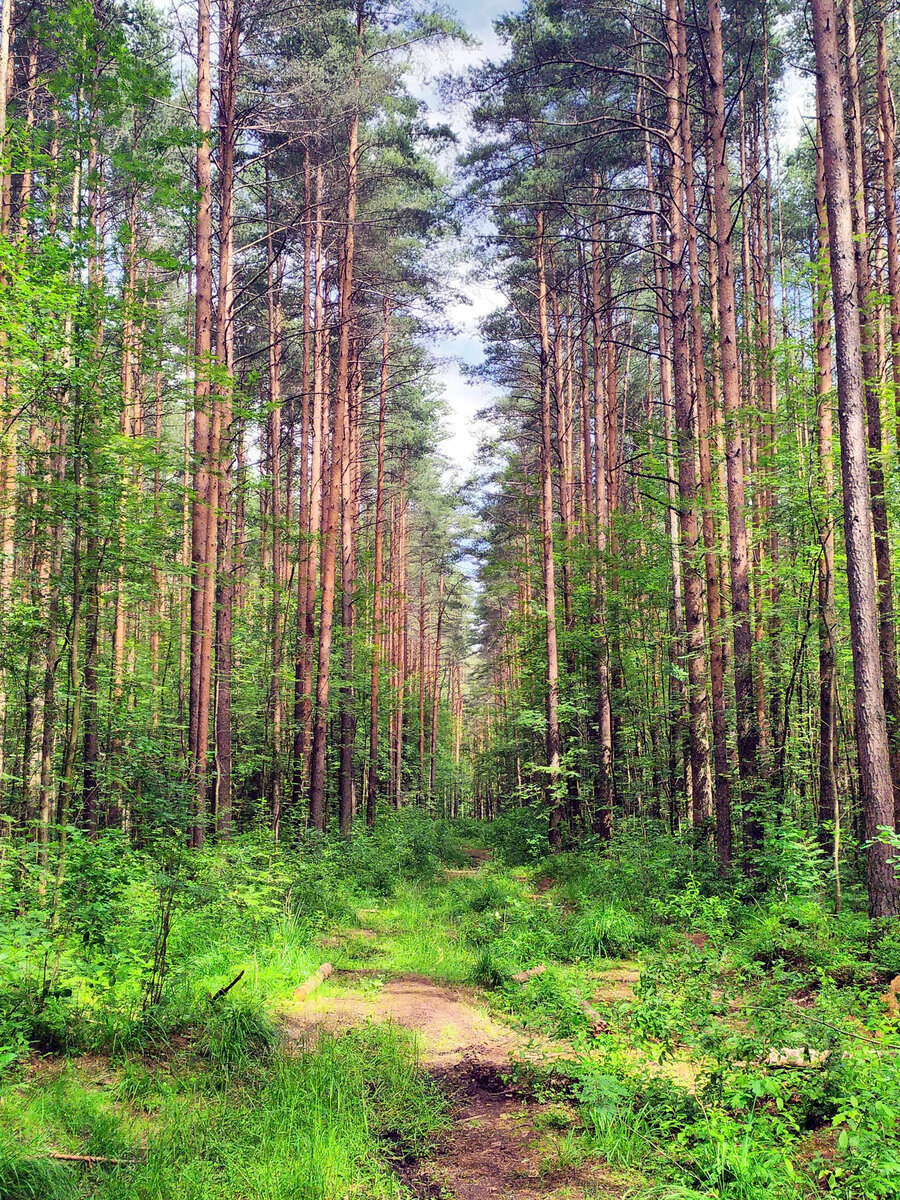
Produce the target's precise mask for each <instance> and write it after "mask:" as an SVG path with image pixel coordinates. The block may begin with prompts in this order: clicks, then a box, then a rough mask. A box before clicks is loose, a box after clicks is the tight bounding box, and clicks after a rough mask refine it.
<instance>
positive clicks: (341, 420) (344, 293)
mask: <svg viewBox="0 0 900 1200" xmlns="http://www.w3.org/2000/svg"><path fill="white" fill-rule="evenodd" d="M362 29H363V17H362V8H361V7H360V9H359V10H358V15H357V25H356V60H355V68H354V73H355V76H356V79H357V81H358V78H359V70H360V67H361V64H362ZM358 160H359V109H358V108H355V109H354V112H353V115H352V116H351V118H350V129H349V137H348V155H347V210H346V226H345V230H344V246H343V253H342V255H341V273H340V280H339V284H338V287H339V325H340V328H339V331H338V361H337V379H336V381H335V404H334V430H333V433H332V448H331V468H330V473H329V480H328V497H327V504H326V512H325V515H324V519H323V538H324V544H323V547H322V605H321V612H320V616H319V662H318V671H317V675H316V706H315V720H314V726H313V743H312V752H311V763H310V781H309V812H310V824H311V825H313V826H314V827H315V828H316V829H324V828H325V741H326V737H327V734H328V699H329V689H330V671H331V643H332V630H333V623H334V597H335V568H336V565H337V524H338V515H339V512H340V500H341V471H342V468H343V462H344V438H345V437H346V436H347V407H348V401H349V395H348V393H349V386H350V323H351V319H352V313H353V266H354V253H355V245H356V242H355V238H356V229H355V224H356V193H357V180H358V174H359V161H358Z"/></svg>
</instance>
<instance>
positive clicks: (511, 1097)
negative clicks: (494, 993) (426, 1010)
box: [399, 1062, 623, 1200]
mask: <svg viewBox="0 0 900 1200" xmlns="http://www.w3.org/2000/svg"><path fill="white" fill-rule="evenodd" d="M443 1082H444V1084H445V1086H446V1088H447V1091H448V1093H449V1094H450V1095H451V1096H452V1097H453V1099H454V1101H455V1103H456V1109H457V1111H456V1120H455V1121H454V1123H453V1129H452V1131H451V1133H450V1134H449V1135H448V1136H447V1137H446V1138H445V1140H444V1143H443V1145H442V1146H441V1148H440V1150H439V1152H438V1153H437V1154H436V1155H435V1156H434V1157H433V1158H429V1159H424V1160H420V1161H419V1162H415V1163H412V1164H409V1165H405V1166H401V1168H400V1171H399V1173H400V1176H401V1178H402V1179H403V1181H404V1183H406V1185H407V1187H408V1188H409V1189H410V1191H411V1192H412V1193H413V1195H414V1196H415V1197H417V1198H418V1200H451V1198H452V1200H484V1198H485V1197H493V1198H494V1200H588V1198H590V1200H607V1198H609V1200H612V1198H613V1197H619V1196H622V1195H623V1190H622V1189H623V1183H622V1180H621V1179H620V1180H618V1181H617V1180H616V1179H615V1178H614V1177H613V1175H612V1174H611V1173H610V1171H609V1169H608V1168H606V1167H604V1166H603V1165H602V1164H601V1163H599V1162H597V1161H596V1160H592V1159H587V1158H584V1157H583V1156H582V1154H581V1153H580V1152H579V1149H578V1134H579V1122H578V1115H577V1112H576V1111H575V1109H574V1108H573V1107H572V1106H571V1105H570V1104H568V1103H566V1102H565V1101H562V1100H557V1101H550V1102H546V1101H545V1102H542V1103H539V1102H537V1101H536V1100H534V1099H533V1098H530V1097H528V1096H526V1095H523V1094H522V1093H520V1092H518V1091H516V1089H515V1088H513V1087H511V1086H509V1084H508V1082H507V1081H506V1080H505V1078H504V1077H503V1076H502V1075H501V1074H500V1073H499V1072H498V1071H496V1070H493V1069H491V1068H488V1067H485V1065H484V1064H483V1063H481V1062H476V1063H463V1064H461V1066H460V1067H459V1068H457V1069H456V1070H454V1071H453V1072H450V1073H448V1075H447V1076H445V1078H444V1080H443Z"/></svg>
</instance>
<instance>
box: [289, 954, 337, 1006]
mask: <svg viewBox="0 0 900 1200" xmlns="http://www.w3.org/2000/svg"><path fill="white" fill-rule="evenodd" d="M333 970H334V967H333V966H332V965H331V963H328V962H327V963H322V965H321V967H319V969H318V970H317V971H313V973H312V975H310V977H309V979H307V980H306V981H305V982H304V983H301V984H300V986H299V987H298V988H297V989H296V990H295V992H294V999H295V1000H306V999H307V997H308V996H311V995H312V993H313V992H314V991H315V990H316V988H317V987H318V986H319V984H321V983H323V982H324V981H325V980H326V979H327V978H328V976H329V975H330V974H331V973H332V971H333Z"/></svg>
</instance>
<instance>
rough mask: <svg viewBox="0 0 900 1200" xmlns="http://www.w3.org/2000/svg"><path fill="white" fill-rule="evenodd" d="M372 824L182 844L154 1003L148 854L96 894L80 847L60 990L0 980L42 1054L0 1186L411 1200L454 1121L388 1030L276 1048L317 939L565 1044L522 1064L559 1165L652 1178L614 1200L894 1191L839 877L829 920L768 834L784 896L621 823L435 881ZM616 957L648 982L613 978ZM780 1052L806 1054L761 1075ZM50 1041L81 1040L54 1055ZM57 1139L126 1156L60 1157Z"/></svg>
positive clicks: (881, 1070) (409, 835)
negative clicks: (303, 841) (270, 838)
mask: <svg viewBox="0 0 900 1200" xmlns="http://www.w3.org/2000/svg"><path fill="white" fill-rule="evenodd" d="M391 830H392V826H391V825H390V824H389V823H386V828H385V831H383V832H382V833H381V834H380V835H379V839H371V840H367V839H365V838H361V839H359V841H356V842H354V843H352V844H351V845H350V846H344V845H339V844H338V845H335V846H334V847H332V846H330V844H325V845H323V846H322V847H319V848H318V849H314V850H313V851H307V852H306V853H305V854H303V855H297V854H293V853H281V852H279V853H277V854H275V853H273V851H272V848H271V847H270V846H266V845H265V843H263V842H261V841H257V842H253V841H251V840H248V841H246V842H242V841H236V842H235V843H234V844H232V846H231V847H230V848H228V849H227V850H223V849H221V848H219V849H213V850H211V851H210V852H209V853H208V854H207V855H205V856H203V857H202V858H201V859H199V860H198V859H196V858H194V859H192V860H191V871H192V872H193V874H191V875H190V876H187V877H184V876H182V877H180V880H179V888H180V889H181V890H180V900H179V905H178V908H177V920H176V922H175V924H174V925H173V931H172V936H171V941H170V945H169V947H168V954H169V965H170V973H169V975H168V977H167V980H166V986H165V989H164V995H163V999H162V1001H161V1002H160V1004H159V1005H158V1006H157V1007H155V1008H153V1007H151V1008H150V1009H147V1007H146V1005H143V1004H142V1002H141V998H142V995H144V994H145V993H144V991H143V989H144V983H145V980H146V972H147V962H148V953H147V952H148V947H149V946H151V945H152V938H153V929H154V925H153V917H154V912H155V909H154V898H155V896H156V894H157V892H156V891H155V888H156V887H157V876H156V875H154V873H153V872H154V870H155V869H156V868H151V866H148V865H147V864H146V862H143V860H140V859H137V858H133V859H132V860H130V862H128V863H126V864H125V867H123V869H122V871H121V874H120V876H115V875H114V876H113V880H112V883H111V882H110V878H109V876H108V874H107V872H108V871H110V870H112V871H114V870H115V867H110V865H109V862H108V861H104V862H103V863H100V864H99V865H98V863H97V861H96V857H97V856H99V855H100V854H101V851H100V850H92V849H90V848H87V849H85V850H83V851H80V852H81V853H83V854H84V856H85V858H84V863H83V864H82V866H83V867H84V870H85V878H84V879H82V880H81V883H80V885H79V886H80V891H79V892H78V894H74V893H73V894H72V895H71V896H69V897H68V898H67V901H66V902H67V905H68V908H67V910H66V911H67V914H68V923H67V925H65V926H64V929H63V932H62V933H61V934H60V937H59V940H58V942H57V947H56V948H57V966H56V967H55V968H54V974H53V986H52V988H50V989H44V991H43V992H42V991H41V990H40V988H39V987H38V983H39V981H40V978H41V976H40V972H39V971H38V970H37V963H38V959H37V957H36V955H35V951H34V947H35V946H36V945H37V940H36V939H34V940H33V941H32V942H31V946H32V950H30V951H29V952H28V953H29V954H31V956H32V958H31V959H29V960H28V961H27V962H25V963H24V965H23V963H22V961H21V960H20V961H19V963H18V965H16V964H15V963H14V964H13V967H12V968H10V967H9V965H8V964H9V962H10V961H11V960H10V959H9V958H7V960H6V961H7V966H6V967H5V968H4V969H5V970H6V971H7V976H6V983H7V993H6V995H7V1000H8V999H9V997H14V996H16V995H18V996H21V995H23V994H24V995H27V996H28V997H30V999H29V1004H30V1005H31V1008H30V1009H29V1010H28V1012H29V1013H30V1014H31V1015H30V1016H29V1018H28V1019H29V1020H30V1021H31V1024H30V1025H29V1024H28V1021H20V1024H19V1025H16V1024H15V1022H16V1020H19V1018H18V1017H16V1016H15V1009H14V1008H13V1007H12V1006H8V1007H7V1008H6V1009H5V1010H4V1009H3V996H2V995H0V1016H2V1013H3V1011H5V1012H6V1013H7V1021H8V1023H7V1026H6V1028H7V1030H9V1029H12V1031H13V1036H14V1037H19V1038H20V1039H22V1038H24V1039H26V1040H27V1039H29V1038H30V1039H31V1043H32V1046H36V1047H37V1048H38V1049H42V1050H44V1051H45V1052H46V1051H47V1050H50V1051H53V1052H54V1054H53V1055H51V1057H50V1059H49V1060H48V1063H49V1065H47V1064H45V1065H42V1066H40V1067H39V1068H38V1069H36V1070H33V1071H31V1072H29V1071H28V1070H26V1069H24V1067H19V1068H16V1067H15V1064H13V1068H12V1071H11V1072H8V1082H7V1083H6V1084H5V1085H4V1086H3V1087H2V1088H0V1200H26V1198H29V1200H30V1198H31V1197H41V1198H42V1200H43V1198H44V1197H46V1198H47V1200H61V1198H64V1197H69V1196H73V1197H98V1198H106V1197H109V1198H113V1197H115V1198H117V1200H118V1198H121V1200H151V1198H152V1200H169V1198H170V1197H171V1198H172V1200H175V1198H176V1197H177V1198H178V1200H181V1198H182V1197H187V1198H188V1200H191V1198H192V1197H195V1196H196V1197H198V1198H199V1197H200V1196H208V1195H211V1194H215V1195H216V1196H217V1197H222V1198H223V1200H229V1198H230V1197H234V1198H235V1200H237V1198H238V1197H240V1200H270V1198H273V1200H274V1198H278V1197H282V1196H284V1197H288V1196H290V1197H299V1198H305V1197H310V1198H312V1197H316V1198H321V1200H343V1198H345V1197H347V1198H355V1197H374V1198H376V1200H380V1198H381V1197H399V1196H400V1195H402V1190H401V1186H400V1184H399V1183H398V1181H397V1176H396V1175H395V1173H394V1172H393V1170H392V1169H391V1160H392V1157H396V1156H403V1155H414V1154H416V1153H420V1152H422V1151H423V1150H424V1149H427V1147H428V1146H429V1145H430V1144H432V1142H433V1139H434V1138H435V1137H436V1136H437V1135H438V1133H439V1131H440V1130H441V1128H442V1127H443V1124H444V1122H445V1120H446V1113H445V1110H444V1103H443V1100H442V1099H441V1097H440V1095H439V1094H438V1092H437V1091H436V1089H435V1088H434V1085H433V1084H432V1083H431V1082H430V1081H429V1080H428V1079H427V1078H425V1077H423V1076H422V1075H421V1074H420V1073H419V1072H418V1071H417V1068H416V1063H415V1056H414V1050H413V1047H412V1044H411V1042H410V1040H409V1038H407V1037H406V1036H405V1035H403V1034H402V1033H400V1032H399V1031H397V1030H396V1029H391V1028H389V1027H373V1028H371V1029H364V1030H360V1031H357V1032H354V1033H352V1034H348V1035H344V1036H341V1037H340V1038H335V1039H328V1038H325V1039H323V1040H322V1042H321V1043H320V1044H319V1046H318V1048H317V1049H316V1050H315V1051H314V1052H313V1051H307V1052H305V1053H303V1054H300V1055H296V1056H294V1055H286V1054H285V1053H284V1052H283V1051H282V1049H281V1047H280V1045H279V1042H278V1037H277V1029H276V1026H277V1017H276V1014H277V1011H278V1008H279V1005H280V1004H282V1003H283V1001H284V1000H285V999H286V998H287V997H288V996H289V994H290V992H291V991H292V990H293V988H294V987H296V986H297V984H298V983H299V982H300V981H301V980H302V979H303V978H305V977H306V976H307V975H308V974H310V973H311V972H312V970H313V969H314V968H315V967H317V966H318V965H319V964H320V963H321V962H322V961H323V959H324V958H326V957H327V958H329V959H330V960H331V961H332V962H333V963H334V965H335V966H336V967H338V968H349V969H353V968H367V969H369V970H372V971H374V972H375V974H374V975H373V976H371V977H368V978H366V979H364V980H363V982H362V984H361V986H364V987H370V988H376V987H378V986H379V984H380V981H383V980H386V979H388V978H390V976H391V975H396V974H418V975H424V976H427V977H430V978H432V979H435V980H437V981H440V982H444V983H448V984H471V983H480V984H481V985H482V986H483V987H485V988H486V989H487V993H486V995H487V1000H486V1002H487V1003H488V1004H489V1006H490V1007H491V1008H493V1009H494V1010H496V1011H498V1012H500V1013H503V1014H505V1015H506V1017H507V1018H508V1019H510V1020H512V1021H513V1022H516V1023H518V1024H520V1025H521V1026H522V1027H523V1028H525V1029H526V1030H528V1031H532V1030H533V1031H538V1032H540V1033H541V1034H542V1035H544V1036H548V1035H549V1036H556V1037H558V1038H563V1039H565V1041H566V1043H567V1045H568V1046H569V1048H570V1061H569V1062H568V1063H567V1064H564V1063H560V1062H554V1063H553V1064H552V1065H551V1066H548V1067H547V1068H546V1070H543V1071H542V1069H541V1068H540V1067H535V1066H534V1065H529V1066H528V1067H527V1068H522V1069H521V1072H522V1078H523V1081H524V1084H525V1085H526V1086H527V1088H528V1089H530V1090H531V1091H532V1092H534V1091H536V1092H537V1093H538V1094H539V1095H546V1097H550V1098H552V1097H553V1096H554V1095H556V1094H558V1092H559V1090H560V1089H561V1090H562V1091H563V1093H564V1094H565V1095H566V1096H567V1097H569V1099H570V1100H574V1101H576V1102H577V1104H578V1107H579V1109H580V1125H579V1127H578V1128H577V1129H573V1130H569V1131H567V1132H566V1134H565V1138H564V1155H565V1157H566V1158H567V1161H568V1160H569V1159H571V1161H572V1162H575V1161H578V1157H579V1156H580V1155H586V1156H593V1157H600V1158H602V1159H604V1160H605V1161H607V1162H608V1163H609V1164H611V1165H612V1167H613V1168H614V1169H618V1170H621V1171H625V1172H629V1173H631V1172H633V1171H634V1170H635V1169H636V1168H637V1167H638V1166H639V1167H640V1169H641V1175H642V1177H643V1178H644V1179H645V1180H647V1181H650V1182H647V1183H646V1189H645V1191H644V1192H635V1195H638V1194H640V1195H646V1197H648V1198H649V1197H650V1196H654V1197H671V1200H675V1198H676V1197H680V1198H682V1200H684V1198H689V1197H704V1198H710V1200H712V1198H716V1200H763V1198H764V1197H765V1200H769V1198H770V1197H771V1198H773V1200H788V1198H790V1200H794V1198H795V1197H796V1198H800V1200H805V1198H806V1197H812V1196H814V1195H820V1194H822V1193H823V1192H826V1193H827V1194H829V1195H831V1196H833V1197H837V1198H838V1200H863V1198H865V1200H869V1198H870V1197H871V1198H873V1200H896V1196H897V1195H898V1194H900V1135H898V1129H900V1101H898V1100H897V1099H896V1097H897V1096H898V1095H900V1065H898V1063H900V1058H898V1056H897V1055H896V1054H894V1053H893V1052H892V1050H891V1049H890V1048H891V1047H892V1046H894V1045H896V1044H900V1028H898V1022H897V1021H895V1020H894V1019H893V1018H891V1016H890V1015H889V1014H888V1012H887V1011H886V1009H885V1006H884V1004H883V1003H882V1001H881V1000H880V998H879V997H880V995H881V993H882V992H883V991H884V990H885V985H886V980H887V979H889V978H890V977H891V973H892V972H897V971H898V970H900V950H898V946H900V937H898V935H897V933H896V928H895V927H894V925H893V924H892V925H878V924H874V923H871V922H869V921H868V919H867V918H866V917H865V914H864V912H863V911H862V909H861V906H860V905H859V904H857V903H856V897H855V896H854V893H853V890H852V887H848V889H847V893H846V900H847V904H846V908H845V912H844V913H843V914H841V916H840V917H835V916H834V915H833V914H831V913H830V912H829V909H828V905H827V903H826V902H825V900H824V899H823V897H824V896H825V895H826V894H827V893H826V888H825V886H824V884H823V886H822V887H820V888H819V889H818V890H817V889H816V888H815V887H813V886H811V885H808V884H804V885H803V886H802V887H801V886H799V885H797V886H796V887H795V888H794V892H792V890H791V889H792V885H791V879H790V872H789V869H788V868H789V866H790V864H788V866H787V867H786V866H785V864H784V860H783V846H784V839H782V842H781V843H780V844H781V846H782V849H781V850H780V851H779V853H781V854H782V858H781V859H777V860H774V859H773V863H774V865H773V866H772V868H771V872H770V873H771V876H772V878H773V879H775V880H776V881H777V886H774V885H773V887H772V888H771V889H770V891H769V892H768V893H757V894H751V893H749V892H747V891H746V890H744V891H742V890H741V889H742V886H743V885H742V884H741V881H740V880H739V879H732V880H727V881H722V880H720V879H719V877H718V875H717V872H716V870H715V865H714V863H712V860H711V858H710V856H709V854H708V852H707V850H706V849H705V847H703V846H702V845H698V844H694V843H691V842H689V841H688V840H687V839H677V838H671V837H667V836H655V835H654V836H648V835H647V834H646V833H645V832H644V833H640V832H638V831H634V830H631V829H629V828H628V827H627V826H626V827H625V828H624V829H623V830H622V832H621V833H620V834H619V835H618V837H617V840H616V841H615V842H614V844H613V846H612V847H611V849H610V850H608V851H604V852H603V853H597V852H590V853H581V854H569V855H559V856H556V857H555V858H553V859H540V858H537V859H535V858H534V857H530V858H529V855H531V853H532V851H531V850H530V849H528V850H527V853H522V854H521V855H519V854H517V853H516V850H515V845H514V844H513V841H512V839H511V837H510V835H509V833H508V831H507V834H506V835H504V834H503V829H502V827H501V829H500V830H499V831H498V837H497V854H496V857H495V860H494V861H492V862H490V863H488V864H486V865H485V866H484V867H483V868H482V869H481V870H480V871H479V872H478V873H477V874H475V875H455V876H453V877H451V878H446V877H445V876H444V875H443V874H442V873H441V872H440V869H439V868H440V864H441V861H443V862H448V863H455V864H458V862H459V860H460V853H459V847H458V844H456V843H454V840H453V837H452V836H451V835H452V830H449V829H448V828H447V827H445V826H441V827H440V829H439V830H438V831H437V835H436V836H437V841H438V843H439V848H440V855H436V854H433V853H431V851H430V850H429V849H428V847H429V845H430V844H431V843H430V840H429V839H430V836H431V834H430V830H429V827H428V826H427V825H424V824H421V823H420V824H416V820H414V819H412V818H409V817H404V818H403V823H398V825H397V826H396V827H393V831H392V832H391ZM487 832H488V833H490V832H491V831H487ZM466 833H467V835H468V836H472V834H473V830H472V829H471V828H468V829H467V830H466ZM504 838H505V840H504ZM798 845H800V842H799V841H798ZM788 848H790V847H788ZM801 850H802V845H801ZM92 855H94V856H95V857H94V858H92V857H91V856H92ZM523 859H524V861H522V860H523ZM801 865H802V864H801ZM101 868H102V870H101ZM804 870H805V868H804ZM91 872H94V874H93V875H92V874H91ZM808 877H810V873H809V871H806V874H805V875H803V878H804V879H807V878H808ZM798 878H799V876H798ZM98 913H99V917H98ZM100 918H102V919H100ZM16 919H17V917H16V915H15V912H12V913H11V915H10V916H9V921H10V922H12V923H13V924H14V922H15V920H16ZM32 919H33V918H32ZM366 931H374V933H375V934H376V935H377V936H376V937H375V938H372V937H371V936H370V935H369V933H367V932H366ZM623 959H627V960H629V961H630V960H636V961H637V963H638V965H639V967H640V979H639V982H638V983H636V984H635V985H634V986H633V988H631V989H629V988H627V987H626V988H624V989H612V990H607V991H604V986H603V982H602V975H603V972H604V971H607V970H609V968H610V967H613V966H615V965H616V963H617V962H621V960H623ZM536 966H543V967H544V970H543V971H542V972H541V973H538V974H534V975H532V976H531V977H530V978H528V979H527V980H526V981H525V982H517V981H516V980H515V979H514V976H515V975H516V974H517V973H519V972H521V971H523V970H526V969H528V968H533V967H536ZM240 970H243V971H244V976H243V977H242V979H241V981H240V983H239V984H238V985H236V986H235V988H234V989H233V990H232V991H231V992H229V993H228V995H227V996H225V997H223V998H222V999H220V1000H219V1001H216V1002H215V1003H211V1002H210V999H209V997H210V996H211V995H213V994H214V993H215V992H216V991H217V990H218V989H220V988H222V987H223V986H224V985H225V984H226V983H228V982H230V980H232V979H233V978H234V977H235V976H236V975H237V973H238V971H240ZM36 981H37V982H36ZM2 982H3V981H2V980H0V983H2ZM17 989H18V990H17ZM28 989H30V990H28ZM324 994H325V996H326V997H327V994H328V984H326V985H325V988H324ZM9 1014H13V1015H12V1016H10V1015H9ZM598 1018H599V1019H600V1020H601V1022H603V1023H605V1032H600V1031H598V1026H597V1019H598ZM2 1027H3V1026H2V1024H0V1029H2ZM17 1031H18V1032H17ZM12 1044H13V1051H14V1053H15V1052H16V1051H15V1042H13V1043H12ZM21 1044H22V1042H21V1040H20V1042H19V1045H20V1046H21ZM173 1045H174V1046H175V1050H174V1051H172V1050H171V1047H172V1046H173ZM778 1047H795V1048H801V1049H802V1048H804V1047H809V1048H810V1049H811V1050H812V1051H815V1052H817V1054H818V1055H819V1056H820V1060H821V1065H820V1066H818V1067H816V1068H810V1067H804V1066H802V1065H801V1066H799V1067H797V1068H791V1069H772V1068H770V1067H769V1066H767V1064H766V1061H765V1060H766V1057H767V1055H768V1054H769V1052H770V1051H771V1050H772V1049H773V1048H778ZM66 1050H68V1052H69V1055H70V1057H71V1056H76V1055H77V1054H78V1053H79V1052H84V1051H91V1052H92V1053H93V1054H94V1055H95V1057H94V1058H91V1057H88V1058H87V1059H78V1058H77V1057H74V1058H73V1059H72V1062H71V1063H70V1065H66V1064H65V1061H64V1058H63V1057H60V1052H61V1051H66ZM20 1061H23V1060H22V1059H20ZM682 1066H683V1067H684V1068H685V1070H683V1071H682V1070H681V1068H682ZM687 1068H689V1070H688V1069H687ZM16 1070H18V1075H17V1074H16ZM525 1075H527V1079H526V1078H525ZM690 1081H695V1082H694V1083H693V1084H692V1086H685V1084H686V1083H688V1082H690ZM52 1150H56V1151H59V1152H68V1153H87V1154H100V1155H103V1156H106V1157H110V1158H122V1159H126V1160H129V1163H128V1165H127V1166H122V1167H115V1166H109V1167H92V1168H86V1167H76V1166H71V1165H65V1164H61V1163H59V1162H55V1161H53V1160H52V1159H50V1158H49V1157H48V1151H52ZM132 1160H133V1161H132ZM630 1177H631V1178H633V1176H630ZM640 1186H641V1187H643V1186H644V1184H641V1185H640Z"/></svg>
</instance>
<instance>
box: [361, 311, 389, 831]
mask: <svg viewBox="0 0 900 1200" xmlns="http://www.w3.org/2000/svg"><path fill="white" fill-rule="evenodd" d="M382 323H383V324H382V341H381V381H380V386H379V390H378V442H377V450H376V467H375V472H376V474H375V532H374V543H375V544H374V563H373V569H372V571H373V578H372V667H371V672H370V678H369V772H368V780H367V784H366V824H367V825H368V826H369V828H370V829H371V828H372V827H373V826H374V824H375V805H376V802H377V799H378V692H379V684H380V678H381V647H382V640H383V631H382V628H381V626H382V615H381V614H382V594H381V593H382V589H383V587H384V451H385V434H386V419H387V397H388V383H389V379H390V345H391V301H390V297H389V296H388V294H387V293H385V296H384V310H383V315H382Z"/></svg>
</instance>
